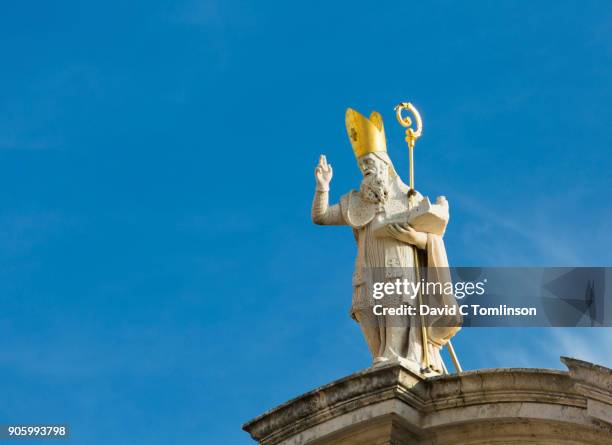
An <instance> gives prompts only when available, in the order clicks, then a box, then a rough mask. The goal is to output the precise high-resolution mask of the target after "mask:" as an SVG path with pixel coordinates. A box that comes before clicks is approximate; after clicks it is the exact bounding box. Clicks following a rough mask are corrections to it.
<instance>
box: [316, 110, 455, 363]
mask: <svg viewBox="0 0 612 445" xmlns="http://www.w3.org/2000/svg"><path fill="white" fill-rule="evenodd" d="M402 106H403V108H402V109H409V110H410V111H413V113H414V114H415V117H416V120H417V125H418V129H417V131H416V132H415V131H414V130H412V129H411V128H408V129H407V130H406V141H407V142H408V145H409V148H410V165H411V171H410V183H411V186H410V187H409V186H407V185H406V184H404V182H403V181H402V180H401V178H400V176H399V175H398V173H397V171H396V170H395V168H394V166H393V163H392V162H391V159H390V158H389V156H388V154H387V146H386V138H385V131H384V126H383V120H382V116H381V115H380V114H379V113H377V112H373V113H372V114H371V115H370V118H369V119H368V118H366V117H365V116H363V115H361V114H360V113H358V112H357V111H355V110H353V109H350V108H349V109H348V110H347V111H346V129H347V132H348V136H349V139H350V141H351V145H352V148H353V152H354V154H355V157H356V159H357V165H358V167H359V169H360V170H361V172H362V174H363V179H362V181H361V185H360V188H359V190H358V191H356V190H352V191H350V192H349V193H347V194H345V195H343V196H342V197H341V198H340V202H339V203H338V204H334V205H332V206H330V205H329V187H330V182H331V179H332V176H333V169H332V166H331V164H328V162H327V159H326V157H325V156H324V155H321V156H320V159H319V163H318V165H317V166H316V168H315V179H316V190H315V195H314V200H313V204H312V220H313V222H314V223H315V224H320V225H346V226H350V227H351V228H352V230H353V234H354V236H355V240H356V243H357V258H356V261H355V272H354V274H353V281H352V285H353V296H352V304H351V310H350V315H351V317H352V318H353V319H354V320H356V321H357V322H358V323H359V325H360V327H361V330H362V332H363V335H364V337H365V340H366V343H367V345H368V349H369V351H370V353H371V355H372V359H373V365H374V366H377V365H380V364H384V363H387V362H390V361H393V362H400V363H401V364H403V365H404V366H406V367H407V368H409V369H411V370H413V371H414V372H416V373H419V374H427V375H435V374H441V373H444V372H446V367H445V365H444V363H443V361H442V357H441V355H440V348H441V347H442V346H443V345H445V344H448V346H449V350H450V351H451V354H452V357H453V361H454V362H455V366H456V367H458V370H460V367H459V364H458V361H456V356H455V355H454V351H453V350H452V349H451V348H452V346H451V345H450V338H451V337H452V336H453V335H454V334H455V333H456V332H457V331H458V330H459V328H460V327H459V324H460V316H459V319H458V318H457V317H456V316H455V317H450V318H451V320H450V321H449V318H448V317H447V318H446V319H444V320H442V322H441V323H438V324H437V325H436V326H437V327H436V326H434V324H435V323H427V322H425V321H424V318H423V317H422V316H420V315H419V314H418V311H417V313H416V314H412V315H410V316H409V317H407V316H405V315H397V311H396V313H395V314H394V313H393V311H387V312H391V313H392V314H389V313H387V314H385V315H377V314H375V311H374V310H373V309H374V306H376V305H379V308H378V311H379V312H380V305H382V306H384V307H385V308H399V307H401V306H402V305H405V304H406V303H408V304H409V305H412V306H417V304H418V303H420V302H421V297H422V296H421V295H419V299H414V298H412V299H406V298H405V296H402V295H395V296H392V297H389V296H387V297H385V298H384V299H382V300H375V299H374V298H373V297H372V289H371V285H372V281H371V280H372V278H371V277H374V280H375V281H383V282H389V283H392V282H395V281H396V280H397V279H398V278H401V279H402V280H409V281H411V282H413V283H416V282H419V281H420V279H421V276H420V274H421V272H420V271H421V270H423V268H426V269H427V270H431V271H433V273H432V276H429V277H428V278H427V279H428V280H432V279H433V280H439V281H449V280H450V276H449V275H448V260H447V256H446V251H445V247H444V241H443V238H442V235H443V231H444V228H445V227H446V222H447V221H448V203H447V202H446V199H445V198H444V197H439V198H438V199H437V201H436V204H435V206H437V207H439V208H440V209H442V210H444V209H446V216H444V214H443V216H442V218H443V221H442V223H443V224H442V228H441V229H440V228H439V227H438V229H435V230H434V229H427V227H433V226H432V225H428V224H424V225H423V224H422V225H421V226H422V227H424V228H420V227H419V228H418V230H417V229H416V228H415V227H417V224H414V223H412V221H413V217H414V216H415V214H416V213H418V212H419V211H422V209H423V207H424V206H425V208H426V210H425V212H428V208H429V207H431V206H432V205H431V204H429V200H428V199H427V198H426V197H423V196H422V195H421V194H420V193H418V192H417V191H416V190H415V189H414V176H413V162H412V149H413V148H414V141H415V140H416V138H418V137H419V136H420V134H421V119H420V116H419V115H418V113H417V112H416V110H415V109H414V108H413V107H412V105H410V104H402ZM398 107H399V106H398ZM402 109H399V110H398V111H397V116H398V120H400V123H402V125H404V126H405V127H409V126H410V125H411V121H410V119H409V118H402V117H401V111H402ZM428 216H431V215H430V213H428ZM434 218H438V220H439V218H440V217H439V216H438V217H435V216H434ZM444 218H445V220H444ZM408 221H411V223H410V224H409V223H408ZM428 222H431V220H429V221H428ZM426 230H432V232H437V233H430V232H428V231H426ZM419 266H421V267H419ZM436 274H437V275H439V276H435V275H436ZM437 298H438V299H437V300H435V299H434V300H432V301H434V302H435V303H436V304H439V305H447V306H449V305H450V306H452V305H456V301H455V299H454V297H453V296H452V295H451V296H450V297H449V296H447V295H442V296H437ZM430 304H431V303H430ZM438 321H440V319H438Z"/></svg>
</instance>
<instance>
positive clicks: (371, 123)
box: [346, 108, 387, 159]
mask: <svg viewBox="0 0 612 445" xmlns="http://www.w3.org/2000/svg"><path fill="white" fill-rule="evenodd" d="M346 132H347V133H348V137H349V139H350V140H351V145H352V146H353V152H354V153H355V157H356V158H357V159H359V158H360V157H362V156H365V155H367V154H368V153H376V152H381V151H382V152H386V151H387V141H386V139H385V127H384V126H383V120H382V116H381V115H380V113H378V112H377V111H373V112H372V114H370V118H369V119H368V118H366V117H365V116H363V115H362V114H361V113H359V112H358V111H355V110H353V109H352V108H347V109H346Z"/></svg>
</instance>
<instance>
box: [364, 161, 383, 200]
mask: <svg viewBox="0 0 612 445" xmlns="http://www.w3.org/2000/svg"><path fill="white" fill-rule="evenodd" d="M359 168H360V169H361V172H362V173H363V180H362V181H361V188H360V190H361V196H362V198H363V199H365V200H366V201H370V202H385V201H386V200H387V198H388V197H389V166H388V165H387V164H386V162H384V161H383V160H382V159H380V158H378V157H377V156H375V155H373V154H367V155H365V156H362V157H361V158H360V159H359Z"/></svg>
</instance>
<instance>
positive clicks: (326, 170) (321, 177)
mask: <svg viewBox="0 0 612 445" xmlns="http://www.w3.org/2000/svg"><path fill="white" fill-rule="evenodd" d="M333 175H334V170H333V169H332V166H331V164H328V163H327V159H326V158H325V155H321V157H320V158H319V163H318V164H317V167H316V168H315V179H316V180H317V190H319V191H321V192H327V191H329V183H330V182H331V179H332V176H333Z"/></svg>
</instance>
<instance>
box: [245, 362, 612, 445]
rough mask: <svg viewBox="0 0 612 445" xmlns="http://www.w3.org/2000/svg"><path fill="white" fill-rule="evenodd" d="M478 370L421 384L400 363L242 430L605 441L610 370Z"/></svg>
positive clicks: (608, 440)
mask: <svg viewBox="0 0 612 445" xmlns="http://www.w3.org/2000/svg"><path fill="white" fill-rule="evenodd" d="M562 361H563V363H565V365H566V366H567V367H568V369H569V372H565V371H555V370H549V369H485V370H479V371H471V372H464V373H461V374H453V375H447V376H440V377H433V378H429V379H422V378H421V377H419V376H418V375H416V374H413V373H412V372H411V371H409V370H408V369H405V368H403V367H402V366H400V365H398V364H391V365H386V366H382V367H377V368H370V369H367V370H365V371H362V372H358V373H356V374H353V375H350V376H348V377H345V378H343V379H340V380H337V381H335V382H333V383H330V384H327V385H324V386H321V387H319V388H317V389H315V390H314V391H311V392H308V393H306V394H304V395H302V396H300V397H297V398H296V399H293V400H291V401H289V402H287V403H285V404H283V405H280V406H278V407H277V408H274V409H272V410H270V411H268V412H266V413H264V414H262V415H261V416H259V417H257V418H255V419H253V420H252V421H250V422H248V423H246V424H245V425H243V429H244V430H245V431H247V432H248V433H250V434H251V436H252V437H253V439H255V440H256V441H257V442H259V443H260V444H262V445H276V444H283V445H304V444H312V445H332V444H333V445H345V444H346V445H348V444H350V445H366V444H367V445H383V444H384V445H387V444H388V445H409V444H410V445H412V444H431V445H434V444H451V443H452V444H522V445H526V444H612V370H610V369H608V368H604V367H602V366H597V365H593V364H591V363H587V362H583V361H580V360H574V359H570V358H562Z"/></svg>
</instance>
